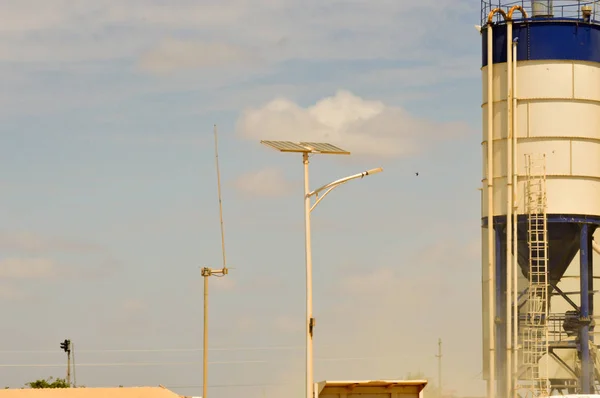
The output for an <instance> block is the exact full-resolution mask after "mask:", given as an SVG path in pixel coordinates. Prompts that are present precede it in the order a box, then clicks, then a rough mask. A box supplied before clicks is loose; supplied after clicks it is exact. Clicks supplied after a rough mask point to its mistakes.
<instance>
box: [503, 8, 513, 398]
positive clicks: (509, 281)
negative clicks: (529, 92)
mask: <svg viewBox="0 0 600 398" xmlns="http://www.w3.org/2000/svg"><path fill="white" fill-rule="evenodd" d="M512 28H513V25H512V18H510V16H508V17H507V18H506V35H507V39H506V119H507V120H506V265H507V266H506V331H505V332H504V333H506V369H504V374H505V377H506V389H507V394H508V395H509V396H510V395H511V391H510V387H511V386H512V374H511V372H512V287H513V278H512V271H513V269H512V267H511V266H509V265H508V264H509V261H510V260H509V259H510V258H511V255H512V252H511V251H512V241H513V233H512V210H513V203H512V193H513V191H512V162H513V159H512V158H513V155H512V149H513V148H512V139H513V101H512V97H513V82H512V72H513V71H512V64H513V62H512V61H513V60H512V37H513V29H512Z"/></svg>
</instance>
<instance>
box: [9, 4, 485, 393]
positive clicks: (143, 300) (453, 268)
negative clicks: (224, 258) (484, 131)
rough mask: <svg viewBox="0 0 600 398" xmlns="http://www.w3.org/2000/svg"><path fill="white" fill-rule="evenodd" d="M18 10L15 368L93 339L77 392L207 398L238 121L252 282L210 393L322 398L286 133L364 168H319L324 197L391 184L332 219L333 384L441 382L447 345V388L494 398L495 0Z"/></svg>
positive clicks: (293, 160) (217, 339)
mask: <svg viewBox="0 0 600 398" xmlns="http://www.w3.org/2000/svg"><path fill="white" fill-rule="evenodd" d="M0 11H1V13H0V15H2V16H1V17H0V18H2V24H0V72H1V73H2V76H3V79H2V90H1V94H0V137H1V138H2V145H1V146H0V157H1V159H2V160H3V162H2V164H3V167H2V168H0V187H1V188H2V195H1V196H0V219H2V225H1V226H0V249H1V250H0V277H1V278H0V309H1V310H2V314H3V318H4V322H3V323H2V325H1V326H0V341H1V343H0V354H1V355H2V360H0V365H19V364H20V365H40V364H42V365H43V364H50V365H52V364H62V363H63V362H64V353H62V351H60V349H59V342H60V341H62V340H63V339H64V338H70V339H71V340H72V341H73V342H74V344H75V347H76V362H77V363H78V365H77V381H78V383H81V384H85V385H87V386H106V385H120V384H122V385H158V384H163V385H165V386H168V387H171V388H172V389H173V390H175V391H177V392H180V393H182V394H187V395H194V394H195V395H199V394H200V392H201V384H202V379H201V352H200V351H193V350H186V349H196V350H197V349H199V348H200V347H201V338H202V329H201V326H202V325H201V320H202V284H201V283H202V280H201V277H200V271H199V267H201V266H204V265H208V266H212V267H218V266H220V261H221V248H220V233H219V221H218V203H217V191H216V175H215V166H214V152H213V136H212V126H213V124H215V123H216V124H217V125H218V126H219V146H220V160H221V172H222V179H223V204H224V217H225V228H226V241H227V242H226V243H227V252H228V258H229V261H228V262H229V264H230V266H232V267H234V268H235V269H233V270H232V271H231V274H230V275H229V276H228V277H227V278H224V279H216V278H212V279H211V281H210V285H211V303H210V311H211V313H210V319H211V330H210V337H211V339H210V346H211V347H214V348H215V349H218V350H215V351H214V352H212V353H211V355H210V360H211V361H214V362H217V363H215V364H214V365H213V366H212V367H211V368H210V386H211V387H210V393H211V397H214V398H219V397H226V396H230V395H231V394H238V393H240V392H241V391H243V393H244V394H245V395H247V396H249V397H271V396H272V397H274V396H276V395H281V392H282V391H290V390H291V391H293V393H292V395H293V396H298V397H300V396H302V394H303V383H304V373H303V366H304V359H303V358H304V354H303V344H304V286H305V284H304V283H305V280H304V240H303V234H304V231H303V213H302V167H301V159H300V157H299V156H293V155H289V154H280V153H277V152H275V151H272V150H269V149H268V148H265V147H263V146H261V145H260V144H259V141H260V139H268V138H273V139H282V140H286V139H289V140H300V139H306V140H309V139H310V140H317V141H330V142H332V143H334V144H337V145H339V146H341V147H344V148H347V149H349V150H351V151H352V152H353V155H352V156H351V157H348V158H343V159H342V158H334V157H326V156H314V157H313V158H312V159H311V173H312V174H311V179H312V185H313V186H317V185H321V184H324V183H326V182H329V181H330V180H332V179H336V178H339V177H343V176H346V175H349V174H354V173H356V172H360V171H362V170H364V169H368V168H373V167H378V166H382V167H383V168H384V169H385V171H384V173H382V174H378V175H376V176H372V177H369V178H366V179H364V180H360V181H355V182H352V183H350V184H348V185H346V186H344V187H343V188H340V189H339V190H337V191H336V192H335V193H334V194H332V195H331V196H330V197H328V198H327V200H325V201H323V203H322V204H321V205H319V208H318V209H317V210H315V212H314V215H313V245H314V267H315V271H314V278H315V279H314V298H315V316H316V318H317V329H316V337H315V355H316V357H317V362H316V374H315V378H316V379H317V380H324V379H372V378H399V377H403V376H405V375H406V373H407V372H414V371H418V370H422V371H424V372H426V373H427V374H428V375H430V376H431V377H432V378H433V377H435V375H436V360H435V357H434V355H435V353H436V349H437V346H436V344H437V339H438V337H441V338H442V339H443V340H444V350H445V352H444V355H445V356H444V361H445V362H444V372H445V377H444V379H445V387H446V389H447V390H456V391H457V392H458V393H459V394H478V393H480V392H481V391H482V387H483V383H482V382H481V381H480V376H479V375H478V374H479V372H480V368H481V359H480V357H481V342H480V323H481V321H480V308H481V305H480V281H481V277H480V260H479V253H480V248H479V246H480V244H479V239H480V238H479V227H478V225H479V209H480V204H479V192H478V191H477V188H478V187H479V186H480V179H481V171H480V170H481V166H480V154H481V149H480V141H481V138H480V133H479V130H480V118H481V114H480V110H479V109H480V108H479V106H480V100H481V95H480V84H481V80H480V79H481V78H480V72H479V59H480V57H479V51H480V38H479V35H478V34H477V32H476V31H475V29H474V28H473V25H475V24H477V23H478V21H479V2H476V1H472V0H469V1H467V0H452V1H450V0H443V1H433V0H423V1H419V2H414V3H410V4H406V2H399V1H391V0H377V1H363V0H351V1H350V0H346V1H333V0H332V1H328V2H322V1H321V2H317V1H312V0H310V1H304V2H299V1H292V0H269V1H267V0H253V1H251V2H250V1H247V0H227V1H223V0H221V1H213V0H205V1H203V2H200V3H198V2H194V1H191V0H189V1H188V0H178V1H174V2H168V3H167V2H164V1H155V0H132V1H127V2H118V1H109V0H103V1H88V0H79V1H76V2H74V1H67V0H64V1H60V0H52V1H42V0H28V1H23V0H14V1H13V0H9V1H5V2H3V4H2V5H1V6H0ZM417 171H418V172H419V173H420V174H419V177H416V176H415V172H417ZM273 347H280V348H279V349H274V348H273ZM132 349H137V350H141V351H138V352H129V351H126V350H132ZM151 349H152V350H158V351H152V352H151V351H148V350H151ZM168 349H182V351H177V352H173V351H168ZM11 350H12V351H19V352H8V351H11ZM110 350H113V351H110ZM22 351H34V352H22ZM46 351H50V352H46ZM248 361H250V362H248ZM139 363H160V364H159V365H153V366H149V365H148V366H141V365H139ZM117 364H118V365H119V366H117ZM92 365H94V366H92ZM98 365H102V366H98ZM0 373H1V374H2V377H1V378H0V382H2V383H4V384H5V385H9V386H12V387H20V386H22V385H23V383H25V382H27V381H30V380H33V379H36V378H41V377H47V376H55V377H56V376H58V377H61V376H63V374H64V368H63V367H40V366H20V367H16V366H15V367H12V366H11V367H4V368H3V369H2V372H0ZM247 384H251V385H256V386H245V385H247ZM194 386H195V387H194Z"/></svg>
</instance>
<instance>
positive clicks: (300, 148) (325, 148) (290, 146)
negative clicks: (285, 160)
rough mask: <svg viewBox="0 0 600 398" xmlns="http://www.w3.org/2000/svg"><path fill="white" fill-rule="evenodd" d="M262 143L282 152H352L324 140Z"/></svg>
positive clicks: (345, 153) (330, 153) (334, 153)
mask: <svg viewBox="0 0 600 398" xmlns="http://www.w3.org/2000/svg"><path fill="white" fill-rule="evenodd" d="M260 143H261V144H263V145H266V146H269V147H271V148H273V149H277V150H278V151H280V152H301V153H305V152H311V153H323V154H329V155H350V152H348V151H346V150H344V149H341V148H338V147H337V146H335V145H331V144H328V143H324V142H300V143H295V142H291V141H261V142H260Z"/></svg>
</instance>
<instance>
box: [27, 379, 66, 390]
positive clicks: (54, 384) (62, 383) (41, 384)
mask: <svg viewBox="0 0 600 398" xmlns="http://www.w3.org/2000/svg"><path fill="white" fill-rule="evenodd" d="M25 387H29V388H70V387H71V386H70V385H69V383H67V380H65V379H60V378H57V379H55V380H53V378H52V377H49V378H48V379H46V380H44V379H40V380H36V381H31V382H29V383H25Z"/></svg>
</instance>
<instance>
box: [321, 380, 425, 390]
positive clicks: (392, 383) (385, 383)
mask: <svg viewBox="0 0 600 398" xmlns="http://www.w3.org/2000/svg"><path fill="white" fill-rule="evenodd" d="M319 384H320V385H323V386H324V387H341V388H352V387H402V386H416V387H421V389H423V388H425V386H426V385H427V380H367V381H365V380H343V381H328V380H326V381H322V382H320V383H319Z"/></svg>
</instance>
